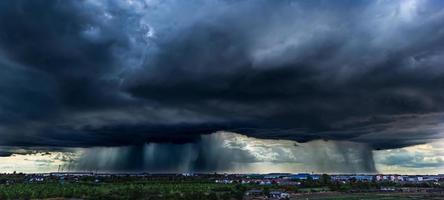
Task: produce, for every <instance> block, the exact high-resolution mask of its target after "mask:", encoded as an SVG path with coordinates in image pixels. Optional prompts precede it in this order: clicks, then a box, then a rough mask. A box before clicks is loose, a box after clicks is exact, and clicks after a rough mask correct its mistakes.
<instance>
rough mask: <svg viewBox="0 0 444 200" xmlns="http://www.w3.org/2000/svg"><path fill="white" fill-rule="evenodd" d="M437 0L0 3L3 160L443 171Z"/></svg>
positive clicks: (132, 167) (34, 164)
mask: <svg viewBox="0 0 444 200" xmlns="http://www.w3.org/2000/svg"><path fill="white" fill-rule="evenodd" d="M443 66H444V1H442V0H338V1H325V0H282V1H276V0H238V1H232V0H193V1H183V0H83V1H77V0H63V1H62V0H45V1H27V0H3V1H0V172H12V171H24V172H48V171H54V170H57V168H58V166H59V165H61V166H64V167H66V169H70V170H90V169H99V170H104V171H152V172H157V171H169V172H188V171H192V172H215V171H216V172H243V173H248V172H263V173H268V172H298V171H307V172H312V171H314V172H319V173H321V172H342V173H360V172H362V173H378V172H381V173H402V174H416V173H420V174H427V173H430V174H433V173H444V153H443V152H444V143H443V140H444V122H443V120H444V103H443V102H444V68H443Z"/></svg>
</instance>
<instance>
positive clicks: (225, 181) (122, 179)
mask: <svg viewBox="0 0 444 200" xmlns="http://www.w3.org/2000/svg"><path fill="white" fill-rule="evenodd" d="M3 199H52V200H56V199H73V200H74V199H75V200H78V199H107V200H108V199H111V200H112V199H128V200H129V199H131V200H133V199H189V200H199V199H214V200H217V199H239V200H240V199H244V200H253V199H269V200H270V199H344V200H345V199H365V200H369V199H387V200H391V199H444V189H443V187H442V186H441V182H440V181H434V182H418V183H411V182H410V183H407V182H390V181H374V180H373V181H356V180H354V179H351V180H349V181H332V179H331V178H330V177H329V176H327V175H322V177H321V178H320V179H317V180H312V179H306V180H298V179H288V178H283V177H281V178H279V177H275V178H270V177H268V178H267V177H266V176H261V175H259V176H258V175H255V176H248V175H217V174H206V175H149V174H121V175H107V174H101V175H97V174H43V175H42V174H40V175H25V174H3V175H0V200H3Z"/></svg>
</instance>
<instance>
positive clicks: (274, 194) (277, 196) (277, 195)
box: [268, 191, 290, 199]
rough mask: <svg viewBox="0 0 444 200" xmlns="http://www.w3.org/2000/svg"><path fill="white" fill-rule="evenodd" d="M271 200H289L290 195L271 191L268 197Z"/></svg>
mask: <svg viewBox="0 0 444 200" xmlns="http://www.w3.org/2000/svg"><path fill="white" fill-rule="evenodd" d="M268 196H269V197H270V198H272V199H289V198H290V194H288V193H286V192H280V191H271V192H270V194H269V195H268Z"/></svg>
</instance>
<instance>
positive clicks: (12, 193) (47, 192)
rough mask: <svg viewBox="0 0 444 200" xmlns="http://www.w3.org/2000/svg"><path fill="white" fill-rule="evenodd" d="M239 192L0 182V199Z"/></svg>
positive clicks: (209, 187) (232, 194) (234, 195)
mask: <svg viewBox="0 0 444 200" xmlns="http://www.w3.org/2000/svg"><path fill="white" fill-rule="evenodd" d="M242 194H243V192H242V191H240V190H236V189H235V187H233V186H230V185H221V184H212V183H136V184H132V183H101V184H80V183H65V184H58V183H45V184H13V185H0V199H47V198H57V197H64V198H80V199H195V200H199V199H241V198H242Z"/></svg>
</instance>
